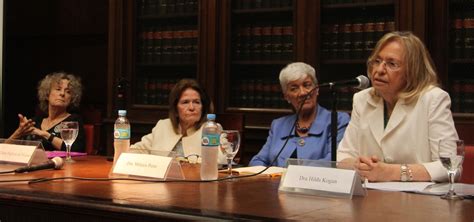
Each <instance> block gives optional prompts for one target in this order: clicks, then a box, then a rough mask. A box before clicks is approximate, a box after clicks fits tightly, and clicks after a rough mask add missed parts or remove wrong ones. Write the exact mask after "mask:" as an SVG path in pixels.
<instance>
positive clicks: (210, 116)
mask: <svg viewBox="0 0 474 222" xmlns="http://www.w3.org/2000/svg"><path fill="white" fill-rule="evenodd" d="M207 119H209V120H215V119H216V114H214V113H209V114H207Z"/></svg>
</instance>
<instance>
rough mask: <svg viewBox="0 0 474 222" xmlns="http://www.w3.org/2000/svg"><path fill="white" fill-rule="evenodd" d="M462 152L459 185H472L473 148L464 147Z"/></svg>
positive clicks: (473, 167)
mask: <svg viewBox="0 0 474 222" xmlns="http://www.w3.org/2000/svg"><path fill="white" fill-rule="evenodd" d="M464 150H465V152H464V162H463V164H462V174H461V183H469V184H474V146H473V145H466V146H465V148H464Z"/></svg>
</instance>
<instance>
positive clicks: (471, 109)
mask: <svg viewBox="0 0 474 222" xmlns="http://www.w3.org/2000/svg"><path fill="white" fill-rule="evenodd" d="M451 101H452V107H451V109H452V111H453V112H460V113H474V79H463V80H453V85H452V89H451Z"/></svg>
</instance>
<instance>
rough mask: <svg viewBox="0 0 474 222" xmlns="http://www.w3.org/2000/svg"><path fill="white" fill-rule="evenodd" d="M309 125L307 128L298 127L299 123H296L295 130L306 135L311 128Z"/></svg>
mask: <svg viewBox="0 0 474 222" xmlns="http://www.w3.org/2000/svg"><path fill="white" fill-rule="evenodd" d="M311 124H312V123H311ZM311 124H309V126H308V127H300V123H299V122H296V130H297V131H298V132H300V133H303V134H306V133H307V132H308V131H309V128H311Z"/></svg>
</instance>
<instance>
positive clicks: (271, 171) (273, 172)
mask: <svg viewBox="0 0 474 222" xmlns="http://www.w3.org/2000/svg"><path fill="white" fill-rule="evenodd" d="M265 168H266V167H265V166H251V167H240V168H235V169H232V171H235V172H238V173H239V174H254V173H258V172H260V171H262V170H263V169H265ZM285 170H286V168H283V167H274V166H272V167H270V168H268V169H267V170H265V172H263V173H262V174H263V175H269V176H278V175H281V174H282V173H283V172H284V171H285Z"/></svg>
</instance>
